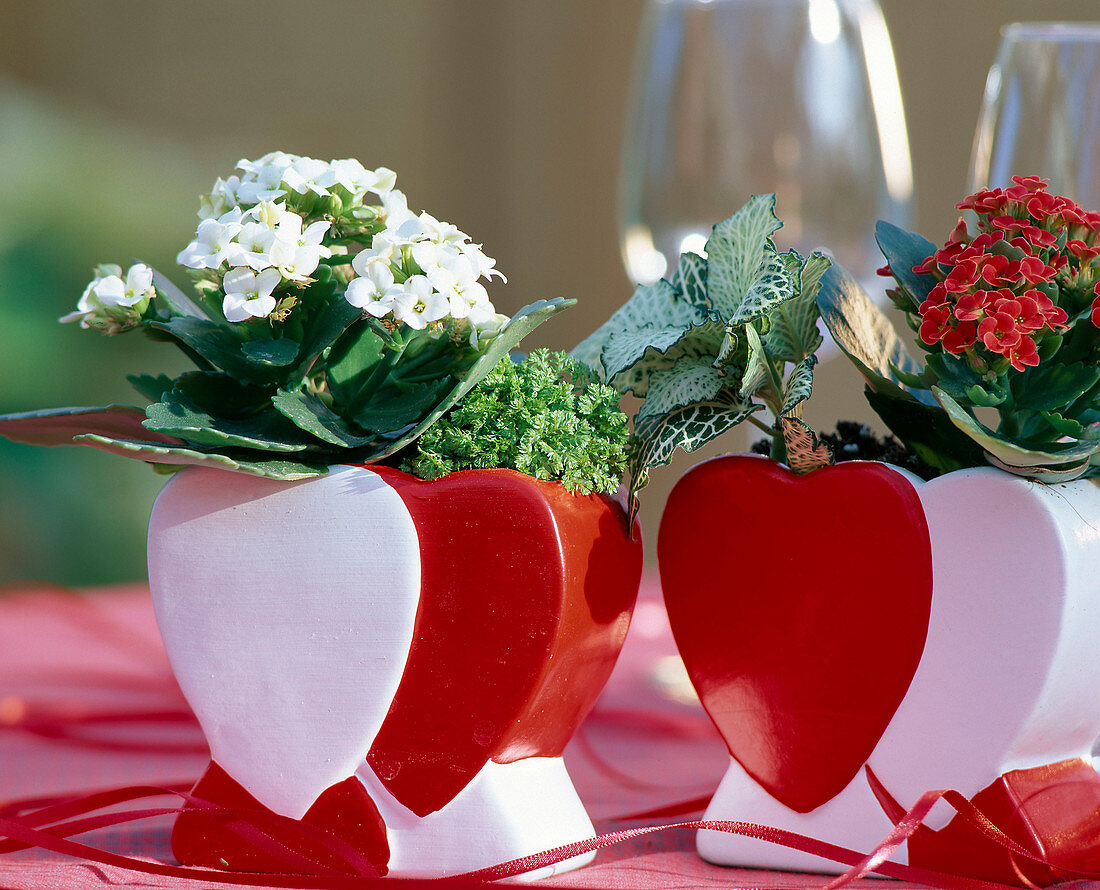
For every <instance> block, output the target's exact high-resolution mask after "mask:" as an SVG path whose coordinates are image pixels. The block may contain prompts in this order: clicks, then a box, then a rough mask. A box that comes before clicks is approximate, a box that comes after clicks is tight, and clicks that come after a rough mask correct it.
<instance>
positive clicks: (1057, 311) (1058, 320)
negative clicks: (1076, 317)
mask: <svg viewBox="0 0 1100 890" xmlns="http://www.w3.org/2000/svg"><path fill="white" fill-rule="evenodd" d="M1024 296H1026V297H1027V298H1029V299H1031V300H1034V301H1035V308H1036V309H1038V311H1039V312H1040V313H1041V314H1042V316H1043V321H1044V323H1045V324H1046V326H1047V327H1048V328H1050V329H1051V330H1052V331H1056V330H1058V328H1064V327H1067V325H1066V322H1067V321H1069V316H1068V315H1066V310H1065V309H1063V308H1062V307H1061V306H1055V305H1054V301H1053V300H1051V299H1050V297H1048V296H1047V295H1046V294H1044V293H1043V292H1042V291H1037V290H1029V291H1028V292H1027V293H1026V294H1025V295H1024Z"/></svg>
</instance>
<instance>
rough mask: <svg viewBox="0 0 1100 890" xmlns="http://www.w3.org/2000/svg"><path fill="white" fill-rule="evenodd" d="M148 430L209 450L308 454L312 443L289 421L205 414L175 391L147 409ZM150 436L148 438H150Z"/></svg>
mask: <svg viewBox="0 0 1100 890" xmlns="http://www.w3.org/2000/svg"><path fill="white" fill-rule="evenodd" d="M145 413H146V415H148V416H147V419H146V421H145V427H146V429H148V430H151V431H153V432H159V433H166V434H168V435H171V436H176V437H178V438H180V439H183V440H184V441H185V442H187V443H188V444H190V445H198V446H203V447H206V448H254V449H257V450H260V451H275V452H296V451H305V450H306V449H307V448H309V446H310V440H309V439H308V438H307V437H305V436H301V435H297V433H298V431H297V430H296V429H294V427H292V426H290V424H288V423H287V422H286V420H285V419H284V418H283V417H281V416H279V415H275V416H272V415H271V414H270V413H258V414H255V415H253V416H252V417H250V418H245V419H239V420H231V419H228V418H225V417H221V416H218V415H214V414H210V413H208V412H206V411H203V410H202V409H201V408H199V407H198V406H196V405H195V404H194V403H193V402H191V401H190V400H188V399H187V398H185V397H183V396H181V395H180V393H179V392H178V390H174V391H173V392H171V393H169V394H168V395H166V396H165V397H164V399H163V400H162V401H160V402H155V403H153V404H152V405H150V406H149V407H148V408H146V409H145ZM147 435H148V434H147Z"/></svg>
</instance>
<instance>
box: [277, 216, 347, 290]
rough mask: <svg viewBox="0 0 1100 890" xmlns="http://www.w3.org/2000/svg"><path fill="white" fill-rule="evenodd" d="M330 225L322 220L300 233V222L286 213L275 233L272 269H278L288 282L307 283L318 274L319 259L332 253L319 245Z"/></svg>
mask: <svg viewBox="0 0 1100 890" xmlns="http://www.w3.org/2000/svg"><path fill="white" fill-rule="evenodd" d="M330 225H331V223H329V222H328V221H327V220H321V221H318V222H315V223H310V224H309V225H308V226H307V227H306V229H305V231H302V218H301V217H300V216H298V214H296V213H292V212H291V211H289V210H288V211H287V212H286V213H285V214H284V215H283V218H282V219H281V220H280V222H279V226H278V228H277V229H276V230H275V240H274V241H273V242H272V244H271V248H270V257H271V265H273V266H277V267H278V269H279V271H280V272H281V273H282V276H283V277H284V278H286V279H287V280H288V281H306V280H307V279H308V278H309V276H310V275H312V274H313V273H314V272H315V271H317V266H318V265H319V264H320V262H321V257H330V256H332V250H331V249H330V248H328V247H326V246H325V245H324V244H323V243H322V242H323V240H324V237H325V234H326V233H327V232H328V230H329V226H330Z"/></svg>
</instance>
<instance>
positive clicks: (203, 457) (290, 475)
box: [77, 435, 328, 482]
mask: <svg viewBox="0 0 1100 890" xmlns="http://www.w3.org/2000/svg"><path fill="white" fill-rule="evenodd" d="M77 439H78V441H77V444H78V445H89V446H91V447H92V448H98V449H99V450H100V451H106V452H108V453H110V454H117V455H119V456H121V457H130V458H134V459H136V460H142V461H145V462H146V463H153V464H167V465H169V466H205V467H213V468H215V469H219V470H234V471H236V472H239V473H247V474H248V475H250V476H264V477H266V478H268V479H282V480H285V481H288V482H291V481H295V480H298V479H308V478H311V477H313V476H323V475H324V474H325V473H327V472H328V465H327V464H324V463H316V464H314V463H304V462H303V463H300V462H297V461H288V460H282V459H276V458H273V459H271V460H263V459H259V460H256V459H254V458H246V457H240V458H238V457H236V456H230V455H227V454H212V453H207V452H204V451H195V450H194V449H190V448H186V447H173V446H171V445H164V444H161V443H158V442H139V441H132V440H129V439H113V438H110V437H108V436H99V435H86V436H78V437H77Z"/></svg>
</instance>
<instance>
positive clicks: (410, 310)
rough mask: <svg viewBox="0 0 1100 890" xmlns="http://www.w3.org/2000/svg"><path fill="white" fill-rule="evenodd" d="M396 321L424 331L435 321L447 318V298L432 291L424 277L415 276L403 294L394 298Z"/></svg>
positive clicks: (407, 283) (406, 285)
mask: <svg viewBox="0 0 1100 890" xmlns="http://www.w3.org/2000/svg"><path fill="white" fill-rule="evenodd" d="M393 303H394V305H393V318H394V321H397V322H399V323H403V324H407V325H408V326H409V327H410V328H412V329H413V330H416V331H422V330H424V328H426V327H427V326H428V325H429V324H430V323H431V322H433V321H441V320H442V319H444V318H446V317H447V313H448V311H449V309H450V306H449V305H448V303H447V298H446V297H444V296H443V295H442V294H440V293H437V292H436V291H434V290H432V286H431V283H430V282H429V281H428V279H427V278H426V277H425V276H423V275H413V276H411V277H410V278H409V279H408V280H407V281H406V282H405V284H404V289H403V292H402V293H401V294H399V295H398V296H396V297H394V301H393Z"/></svg>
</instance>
